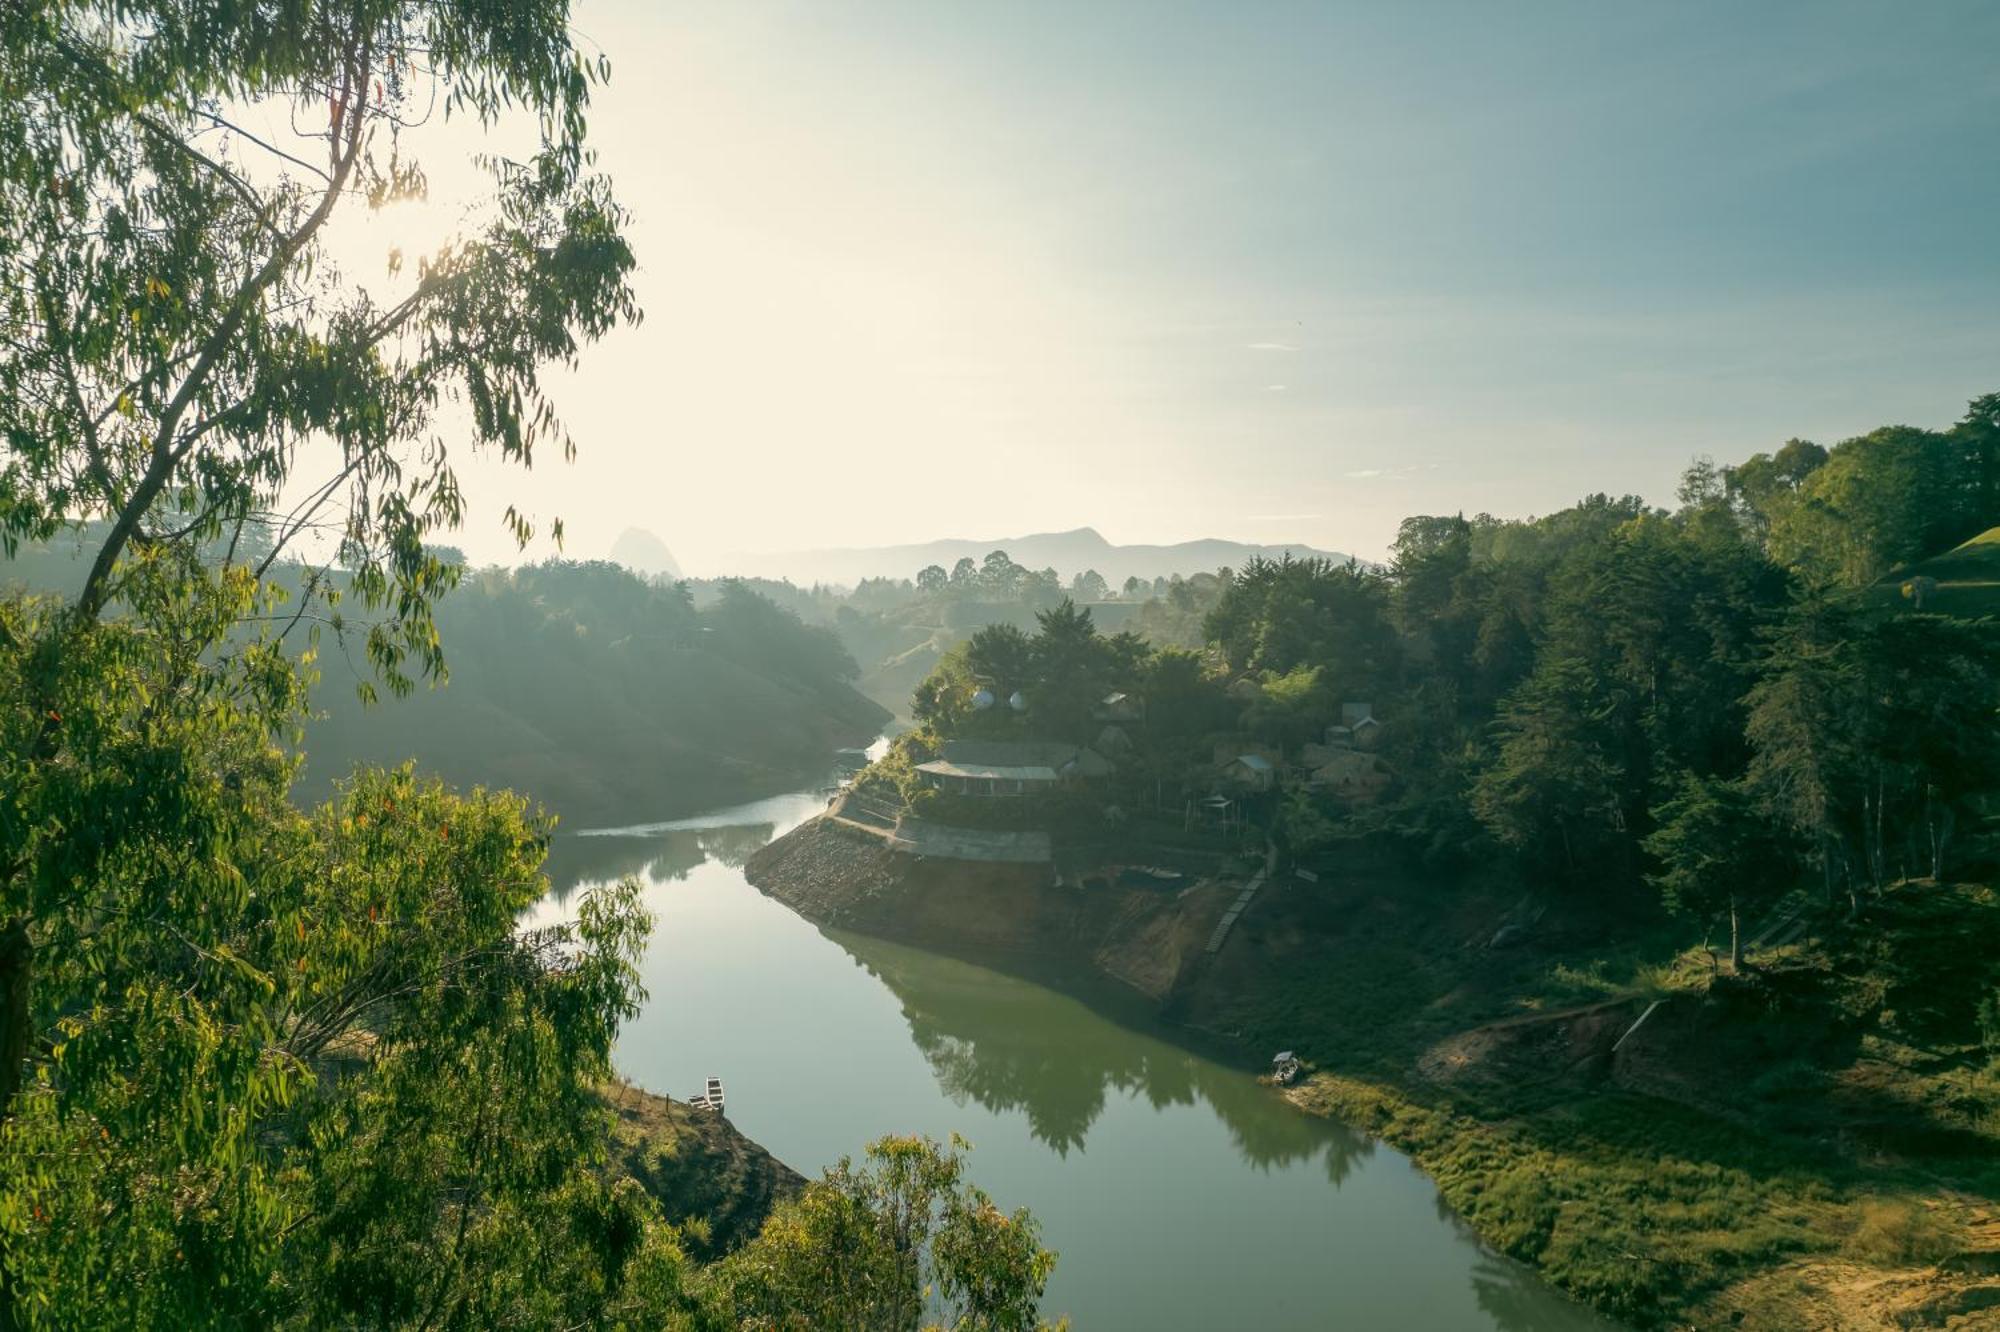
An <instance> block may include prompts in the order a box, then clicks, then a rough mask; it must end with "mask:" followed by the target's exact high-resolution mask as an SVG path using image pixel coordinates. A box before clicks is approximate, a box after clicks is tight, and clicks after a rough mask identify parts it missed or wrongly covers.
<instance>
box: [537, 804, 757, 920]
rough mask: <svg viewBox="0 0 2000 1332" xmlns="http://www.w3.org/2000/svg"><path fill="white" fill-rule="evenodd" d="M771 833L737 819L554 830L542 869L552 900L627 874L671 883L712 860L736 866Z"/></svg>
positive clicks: (561, 898) (739, 866) (559, 899)
mask: <svg viewBox="0 0 2000 1332" xmlns="http://www.w3.org/2000/svg"><path fill="white" fill-rule="evenodd" d="M774 831H775V825H773V824H770V823H741V824H725V825H719V826H713V827H699V828H673V827H669V828H643V829H641V828H635V829H632V830H629V831H626V830H618V831H613V832H588V833H558V834H557V835H556V836H555V837H553V838H552V839H550V842H549V858H548V862H547V864H546V865H545V866H544V867H543V872H544V873H546V874H547V875H548V876H549V887H550V890H551V891H552V892H553V893H554V894H555V899H556V901H558V902H568V901H569V899H570V896H571V894H573V893H575V892H576V890H577V889H578V888H580V887H583V886H585V885H588V884H593V883H610V882H613V881H614V880H617V879H621V878H623V877H625V876H626V875H628V874H637V875H640V876H641V877H644V878H648V879H652V880H654V881H656V882H659V883H674V882H678V881H679V880H681V879H685V878H686V877H687V876H688V874H689V873H690V872H691V871H693V870H694V869H696V868H698V867H699V866H701V865H703V864H705V863H707V862H708V861H711V860H713V861H717V862H719V863H721V864H724V865H728V866H730V867H731V868H733V869H740V868H742V866H743V862H744V861H746V860H748V859H749V858H750V855H751V853H752V852H754V851H756V850H757V848H759V847H761V846H763V845H764V844H765V843H767V842H769V841H770V840H771V837H772V834H773V832H774Z"/></svg>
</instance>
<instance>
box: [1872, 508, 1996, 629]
mask: <svg viewBox="0 0 2000 1332" xmlns="http://www.w3.org/2000/svg"><path fill="white" fill-rule="evenodd" d="M1922 579H1929V580H1931V582H1932V583H1933V584H1934V585H1933V586H1927V587H1923V588H1922V589H1921V592H1922V598H1921V599H1922V603H1923V608H1924V609H1925V610H1927V611H1930V610H1934V611H1938V612H1940V613H1941V614H1946V615H1962V616H1968V617H1969V616H1976V615H1995V614H2000V527H1991V528H1988V529H1987V530H1986V531H1984V532H1981V533H1980V534H1979V535H1978V536H1976V537H1974V538H1972V540H1970V541H1968V542H1966V543H1965V544H1964V545H1962V546H1956V547H1954V548H1952V549H1951V550H1948V551H1946V552H1945V553H1944V554H1942V555H1936V556H1933V557H1932V558H1930V559H1928V560H1920V561H1918V562H1917V563H1915V564H1912V565H1910V566H1909V567H1908V568H1905V569H1899V570H1897V571H1896V572H1895V573H1892V574H1890V575H1889V576H1888V577H1887V578H1884V579H1883V580H1882V581H1881V582H1880V583H1878V584H1876V586H1875V589H1874V593H1873V597H1872V598H1871V599H1879V600H1881V601H1883V602H1888V601H1890V600H1892V599H1893V600H1894V601H1897V602H1900V603H1902V604H1903V605H1905V606H1906V607H1914V606H1915V605H1916V604H1917V601H1918V592H1919V586H1918V583H1919V580H1922Z"/></svg>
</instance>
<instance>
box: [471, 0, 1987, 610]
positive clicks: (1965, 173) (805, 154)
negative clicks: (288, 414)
mask: <svg viewBox="0 0 2000 1332" xmlns="http://www.w3.org/2000/svg"><path fill="white" fill-rule="evenodd" d="M574 26H575V28H576V30H577V32H578V34H579V36H580V37H581V38H582V39H583V40H584V41H585V42H586V44H592V43H594V44H596V45H598V46H601V47H602V48H603V49H604V50H605V51H606V52H607V53H608V54H609V55H610V57H611V60H612V62H613V73H612V81H611V83H610V85H609V87H608V88H606V89H604V90H603V91H602V92H601V93H600V95H599V96H598V98H597V101H596V103H595V106H594V110H593V114H592V132H593V138H594V140H595V142H596V144H597V146H598V148H599V150H600V153H601V161H602V165H603V167H604V169H605V170H606V171H608V172H609V173H610V174H611V175H612V176H613V178H614V179H615V180H616V182H617V185H618V191H619V194H620V196H621V198H622V200H623V201H624V202H625V203H626V204H627V205H628V206H629V207H630V208H631V209H632V211H633V212H634V214H635V215H636V220H635V224H634V226H633V228H632V231H631V236H632V240H633V242H634V245H635V247H636V249H637V251H638V255H639V260H640V264H641V271H640V273H639V276H638V286H639V292H640V296H641V299H642V301H643V303H644V305H645V307H646V319H645V322H644V323H643V324H642V325H641V326H639V327H638V328H635V329H630V330H624V331H621V332H620V333H618V334H617V335H615V336H614V337H613V338H611V339H610V340H608V341H607V342H605V343H602V344H600V345H598V346H597V347H595V348H594V349H592V350H591V351H590V352H589V353H588V355H587V357H586V360H585V364H584V367H583V369H582V370H581V372H580V373H579V374H578V375H577V376H576V377H575V378H574V380H569V381H565V382H563V383H562V384H561V385H560V388H559V401H560V403H561V405H562V406H563V408H564V410H565V413H566V415H567V418H568V420H569V422H570V423H571V425H572V426H573V427H574V429H575V432H576V434H577V437H578V440H579V445H580V448H581V451H582V453H581V457H580V458H579V460H578V461H577V462H576V463H574V464H572V465H569V466H563V465H561V464H559V463H557V462H556V461H555V460H553V459H550V460H547V461H545V462H544V463H542V464H541V465H539V466H538V467H537V468H536V471H535V472H534V474H533V476H532V477H531V478H528V479H526V480H523V479H522V478H520V477H518V476H515V477H512V478H508V477H505V476H504V475H501V476H495V475H489V474H488V473H487V472H486V471H485V470H483V469H475V473H474V475H473V476H472V478H471V486H470V488H471V490H472V493H473V497H474V499H475V501H476V502H477V503H478V505H479V506H480V512H479V513H478V514H477V515H476V516H475V518H474V520H473V522H472V523H471V525H470V526H469V528H468V530H467V531H466V532H465V533H464V534H463V544H465V545H466V546H467V547H468V548H469V549H470V551H471V552H472V553H473V554H474V556H475V557H477V558H504V557H507V556H508V555H509V551H508V547H507V544H506V541H505V538H504V537H503V536H502V535H501V533H500V530H499V526H498V523H497V521H496V520H495V517H494V515H495V514H496V513H497V512H498V508H499V506H500V504H501V503H503V502H504V501H505V500H507V499H515V500H519V501H520V502H522V503H523V504H524V506H526V507H528V508H531V509H533V510H534V511H536V512H538V513H540V514H543V515H545V516H546V515H550V514H557V513H559V514H561V515H562V516H563V518H564V519H565V520H566V522H567V524H568V527H569V531H570V538H569V542H568V550H569V552H570V553H572V554H576V555H582V556H589V555H596V554H601V553H602V552H603V551H604V550H605V549H606V548H607V547H608V546H609V544H610V542H611V540H612V539H613V538H614V537H615V536H616V535H617V533H618V532H619V531H620V530H621V529H622V528H624V527H626V526H641V527H646V528H650V529H652V530H653V531H655V532H657V533H658V534H659V535H660V536H661V537H662V538H664V539H665V540H666V541H667V543H668V544H669V545H670V546H672V547H673V548H674V550H675V551H676V552H677V553H678V554H679V555H680V556H681V557H682V560H683V562H684V563H685V564H687V565H689V566H690V568H691V569H694V570H704V571H711V570H716V569H718V568H719V567H721V566H723V565H726V563H727V559H726V555H727V552H729V551H731V550H746V549H760V550H762V549H779V548H790V547H800V546H813V545H824V544H868V545H872V544H881V543H890V542H901V541H909V540H918V539H924V538H930V537H938V536H971V537H985V536H998V535H1002V534H1007V533H1015V532H1025V531H1034V530H1048V529H1055V528H1063V527H1072V526H1080V525H1083V524H1090V525H1093V526H1095V527H1097V528H1098V529H1099V530H1100V531H1102V532H1104V533H1105V535H1107V536H1108V537H1110V538H1111V539H1112V540H1114V541H1172V540H1181V539H1186V538H1191V537H1197V536H1226V537H1235V538H1239V539H1245V540H1259V541H1307V542H1311V543H1314V544H1317V545H1321V546H1331V547H1336V548H1339V549H1342V550H1348V551H1353V552H1356V553H1359V554H1362V555H1364V556H1379V555H1380V554H1381V553H1382V552H1383V550H1384V548H1385V547H1386V545H1387V543H1388V542H1389V540H1390V539H1391V537H1392V536H1393V535H1394V532H1395V527H1396V523H1397V521H1398V520H1399V519H1400V518H1401V517H1402V516H1403V515H1405V514H1408V513H1412V512H1438V511H1453V510H1458V509H1464V510H1466V511H1468V512H1470V511H1478V510H1481V509H1484V510H1490V511H1492V512H1495V513H1500V514H1507V515H1517V514H1525V513H1531V512H1541V511H1546V510H1548V509H1550V508H1554V507H1558V506H1561V505H1563V504H1566V503H1568V502H1570V501H1572V500H1573V499H1575V498H1576V497H1578V496H1579V495H1580V494H1582V493H1584V492H1586V491H1590V490H1599V489H1603V490H1611V491H1637V492H1639V493H1642V494H1645V495H1647V496H1648V497H1650V498H1653V499H1656V500H1667V499H1669V498H1670V497H1671V494H1672V489H1673V482H1674V478H1675V476H1676V475H1677V473H1678V472H1679V470H1680V468H1681V467H1682V466H1683V465H1685V463H1686V462H1687V460H1688V459H1689V458H1690V457H1691V456H1693V455H1695V454H1698V453H1704V452H1706V453H1712V454H1714V455H1716V456H1717V457H1719V458H1722V459H1724V460H1730V459H1734V458H1738V457H1741V456H1743V455H1744V454H1747V453H1749V452H1751V451H1754V450H1757V449H1764V448H1771V447H1774V446H1776V445H1777V444H1780V443H1782V442H1783V441H1784V440H1785V439H1786V438H1787V437H1788V436H1791V435H1805V436H1808V437H1812V438H1817V439H1819V440H1821V441H1822V442H1828V443H1831V442H1832V441H1834V440H1836V439H1839V438H1842V437H1845V436H1847V435H1851V434H1854V433H1858V432H1860V431H1862V430H1864V429H1867V428H1870V427H1872V426H1875V425H1878V424H1882V423H1885V422H1909V423H1913V424H1943V423H1947V422H1949V421H1950V420H1952V419H1954V418H1955V417H1956V416H1957V415H1958V414H1959V412H1960V411H1961V410H1962V408H1963V406H1964V401H1965V400H1966V399H1967V398H1969V397H1971V396H1972V395H1974V394H1975V393H1978V392H1983V391H1988V390H1992V389H1996V388H2000V317H1996V309H2000V251H1996V245H1995V242H1996V239H2000V76H1996V74H1995V72H1994V67H1993V59H1994V52H1995V51H2000V5H1995V4H1992V3H1990V0H1979V2H1976V3H1964V4H1951V3H1928V2H1927V3H1922V4H1910V3H1881V4H1871V5H1841V4H1832V3H1812V4H1782V3H1775V2H1773V0H1758V3H1755V4H1743V3H1727V4H1695V3H1673V4H1653V5H1637V4H1618V3H1604V2H1602V0H1594V2H1591V3H1576V4H1554V3H1539V4H1532V5H1530V4H1504V5H1503V4H1492V3H1487V2H1484V0H1481V2H1477V3H1465V4H1420V3H1404V2H1398V3H1376V4H1365V5H1364V4H1318V5H1297V6H1292V5H1276V4H1265V5H1253V4H1238V3H1227V4H1225V3H1220V2H1219V0H1218V2H1217V3H1211V4H1204V5H1167V4H1162V3H1157V2H1154V0H1148V2H1147V3H1131V4H1121V3H1110V2H1107V0H1090V3H1087V4H1077V3H1062V4H1053V3H1028V2H1023V0H1007V2H1006V3H999V2H998V0H994V2H993V3H982V4H971V3H936V2H934V0H933V2H930V3H888V2H886V0H871V2H870V3H867V4H852V5H841V4H833V3H827V2H826V0H813V2H812V3H798V4H778V3H759V2H757V0H728V2H727V3H714V4H685V3H642V2H640V0H580V3H579V7H578V9H577V12H576V15H575V25H574ZM441 178H442V177H441Z"/></svg>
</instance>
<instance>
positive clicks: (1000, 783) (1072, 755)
mask: <svg viewBox="0 0 2000 1332" xmlns="http://www.w3.org/2000/svg"><path fill="white" fill-rule="evenodd" d="M1116 771H1117V765H1116V764H1114V763H1113V762H1112V761H1111V760H1110V759H1107V758H1105V757H1104V755H1102V754H1100V753H1098V752H1097V751H1096V750H1094V749H1090V748H1087V747H1085V746H1083V745H1071V744H1063V743H1061V742H1057V741H1034V740H947V741H945V742H944V745H943V750H942V752H941V753H940V754H939V755H938V757H937V758H934V759H932V760H931V761H930V762H928V763H919V764H918V765H917V772H918V773H919V774H921V776H922V778H923V782H924V785H926V786H928V787H930V788H931V789H932V790H935V791H944V792H946V793H948V794H951V795H964V796H988V797H1001V796H1030V795H1046V794H1048V793H1050V792H1052V791H1055V790H1058V789H1059V788H1061V787H1063V786H1067V785H1072V784H1075V783H1078V782H1086V781H1091V780H1095V779H1097V778H1101V777H1108V776H1110V775H1111V774H1112V773H1113V772H1116Z"/></svg>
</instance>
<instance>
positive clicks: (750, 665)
mask: <svg viewBox="0 0 2000 1332" xmlns="http://www.w3.org/2000/svg"><path fill="white" fill-rule="evenodd" d="M437 622H438V632H439V634H440V635H441V636H442V637H443V638H444V640H445V641H446V642H447V643H449V644H450V645H451V658H450V672H451V674H450V679H449V682H448V683H447V684H445V685H444V686H442V687H438V688H419V689H417V690H416V691H414V692H413V693H411V694H409V695H407V696H405V697H401V698H398V697H394V696H390V695H386V694H384V695H382V696H381V697H380V698H379V699H378V700H377V701H376V702H374V703H373V704H372V705H364V704H363V703H362V702H361V701H360V700H359V698H358V696H357V691H356V688H355V684H356V677H355V674H354V672H353V671H352V670H351V669H349V667H348V665H347V662H346V660H345V658H344V657H342V656H341V655H340V654H338V653H336V652H331V651H329V652H327V653H326V654H325V660H324V661H323V663H322V668H321V669H322V673H323V678H322V680H321V683H320V685H319V687H318V688H316V689H315V690H314V693H313V703H314V706H315V708H316V709H318V710H319V711H320V712H321V714H322V715H320V716H319V717H317V718H315V720H313V721H312V722H311V723H310V724H308V726H307V727H306V739H305V746H304V749H305V754H306V768H305V774H304V778H303V787H302V789H303V793H304V794H306V795H308V796H313V795H318V794H320V793H323V792H325V791H326V790H328V789H329V787H330V784H331V782H332V781H333V780H334V779H335V778H337V777H340V776H342V775H344V774H345V773H346V772H347V770H348V769H349V768H351V767H353V766H354V765H355V764H357V763H372V764H393V763H397V762H401V761H402V760H404V759H406V758H414V759H416V760H417V761H418V763H419V764H420V765H421V766H422V767H423V768H424V769H426V770H427V771H432V772H436V773H438V774H439V775H441V776H443V777H444V778H446V779H447V780H449V781H451V782H454V783H457V784H460V785H465V786H472V785H485V786H502V787H507V788H509V789H511V790H514V791H518V792H520V793H522V794H524V795H527V796H530V797H532V798H533V799H535V800H538V801H540V802H542V803H543V804H545V805H546V806H548V808H549V809H551V810H552V811H554V812H556V813H558V814H560V815H561V816H562V817H563V818H564V819H565V820H566V821H567V822H568V823H569V824H570V825H571V826H577V825H579V824H586V825H587V824H589V823H593V822H607V821H619V820H630V819H640V818H663V817H668V816H671V815H675V814H680V813H685V812H687V811H689V810H691V809H693V808H696V807H698V806H713V805H717V804H724V803H728V802H729V801H731V800H735V799H747V798H749V797H751V796H754V795H760V794H768V793H770V792H772V791H774V790H778V789H781V788H782V787H783V786H784V785H786V784H787V783H795V782H799V781H804V780H810V779H812V778H816V777H818V776H820V775H821V774H822V773H824V772H826V771H828V770H829V768H830V765H831V763H832V756H833V751H834V750H835V749H838V748H841V747H843V746H851V745H865V744H867V743H868V741H869V740H870V739H872V738H873V737H874V736H875V735H876V734H877V733H878V732H879V731H880V730H881V728H882V726H883V724H884V723H885V722H887V721H888V718H889V714H888V713H887V711H885V710H884V709H882V708H880V707H878V706H877V705H875V704H873V703H871V702H869V701H868V700H867V699H865V698H863V697H861V695H859V694H858V693H856V692H855V691H854V689H853V688H852V687H851V685H850V681H851V680H852V679H853V678H854V676H855V673H856V668H855V665H854V662H853V659H852V658H850V657H849V656H848V655H847V652H846V650H845V649H844V648H843V647H842V646H841V644H840V640H839V639H838V638H836V637H835V636H834V635H833V633H832V632H831V631H830V630H827V629H824V628H817V627H813V626H809V625H806V624H803V623H802V622H801V621H800V620H799V618H798V616H797V615H795V614H794V613H792V612H791V611H789V610H786V609H783V608H781V607H779V606H777V605H775V604H773V603H772V602H771V601H769V600H767V599H766V598H764V597H763V596H761V595H759V594H758V593H757V592H755V591H752V590H751V589H750V588H749V587H747V586H745V585H743V584H737V583H726V584H724V585H723V586H722V587H721V588H720V591H719V594H718V595H717V596H716V597H715V598H713V599H712V600H711V601H710V603H709V604H708V605H707V606H706V607H705V608H703V609H700V610H697V609H696V608H695V605H694V601H693V598H692V597H691V595H690V594H689V591H688V589H687V588H686V587H685V586H682V585H678V584H671V583H662V584H654V583H647V582H645V581H643V580H641V579H640V578H638V577H637V576H635V575H633V574H631V573H628V572H626V571H625V570H624V569H621V568H619V567H618V566H616V565H612V564H604V563H590V564H576V563H567V562H549V563H544V564H537V565H530V566H526V567H524V568H521V569H518V570H514V571H511V572H510V571H507V570H503V569H487V570H482V571H479V572H476V573H468V574H467V575H466V576H465V577H464V579H463V580H462V581H461V582H460V584H459V586H458V587H457V588H455V589H454V590H453V591H452V592H451V593H450V594H449V595H448V596H446V597H445V598H444V599H443V600H442V601H441V602H440V603H439V606H438V612H437Z"/></svg>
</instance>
